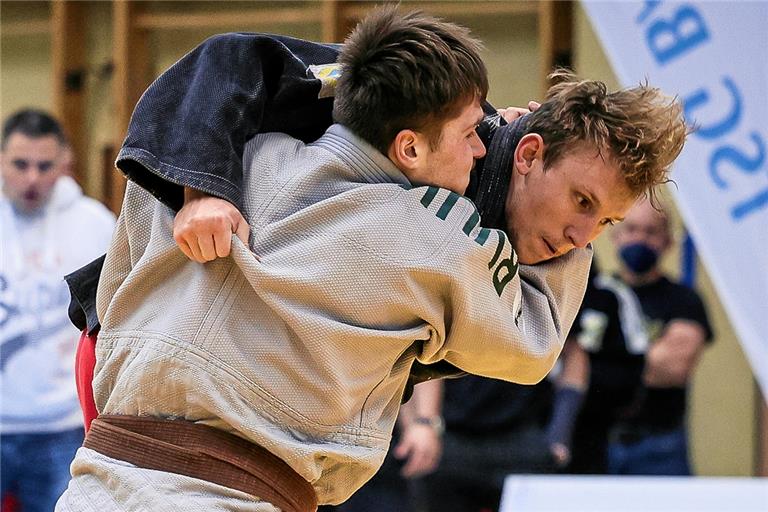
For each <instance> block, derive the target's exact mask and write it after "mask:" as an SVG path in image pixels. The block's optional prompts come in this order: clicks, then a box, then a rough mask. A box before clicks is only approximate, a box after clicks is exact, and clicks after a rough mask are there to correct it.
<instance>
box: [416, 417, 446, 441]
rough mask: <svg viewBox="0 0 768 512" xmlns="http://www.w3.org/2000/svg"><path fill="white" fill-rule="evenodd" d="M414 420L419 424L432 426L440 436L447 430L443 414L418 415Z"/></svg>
mask: <svg viewBox="0 0 768 512" xmlns="http://www.w3.org/2000/svg"><path fill="white" fill-rule="evenodd" d="M413 422H414V423H416V424H417V425H427V426H428V427H432V429H433V430H434V431H435V434H437V435H438V436H442V435H443V432H445V422H444V421H443V417H442V416H417V417H415V418H414V419H413Z"/></svg>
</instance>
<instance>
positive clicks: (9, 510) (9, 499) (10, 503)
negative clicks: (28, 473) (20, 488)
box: [0, 493, 19, 512]
mask: <svg viewBox="0 0 768 512" xmlns="http://www.w3.org/2000/svg"><path fill="white" fill-rule="evenodd" d="M0 510H2V511H3V512H19V502H18V500H17V499H16V496H14V495H13V494H11V493H6V494H4V495H3V500H2V502H0Z"/></svg>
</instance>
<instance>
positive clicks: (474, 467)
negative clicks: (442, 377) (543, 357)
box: [423, 375, 556, 512]
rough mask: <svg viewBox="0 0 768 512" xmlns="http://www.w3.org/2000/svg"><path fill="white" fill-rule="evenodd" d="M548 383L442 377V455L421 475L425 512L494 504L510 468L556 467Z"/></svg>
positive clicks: (475, 509)
mask: <svg viewBox="0 0 768 512" xmlns="http://www.w3.org/2000/svg"><path fill="white" fill-rule="evenodd" d="M551 403H552V386H551V384H550V382H549V381H546V380H545V381H543V382H541V383H539V384H537V385H535V386H523V385H519V384H513V383H510V382H503V381H500V380H492V379H486V378H483V377H477V376H472V375H470V376H466V377H462V378H460V379H448V380H446V381H445V397H444V403H443V414H444V416H445V426H446V429H445V434H444V444H443V457H442V459H441V462H440V464H439V465H438V468H437V470H436V471H435V472H434V473H432V474H430V475H428V476H426V477H425V478H424V479H423V487H424V501H425V505H426V508H427V510H428V511H429V512H480V511H489V512H490V511H495V510H498V507H499V502H500V500H501V492H502V487H503V484H504V478H505V477H506V476H507V475H509V474H511V473H551V472H554V471H555V470H556V464H555V460H554V458H553V456H552V453H551V452H550V448H549V443H548V438H547V428H546V425H547V422H548V418H549V415H550V409H551Z"/></svg>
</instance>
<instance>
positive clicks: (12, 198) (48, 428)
mask: <svg viewBox="0 0 768 512" xmlns="http://www.w3.org/2000/svg"><path fill="white" fill-rule="evenodd" d="M2 137H3V138H2V143H0V149H1V150H2V154H1V155H0V176H2V196H1V197H0V239H1V240H2V251H0V253H1V256H0V258H1V261H2V265H1V266H0V346H1V349H2V352H1V357H0V394H1V396H2V402H1V404H2V410H1V414H0V418H1V419H0V433H1V434H2V441H1V442H2V468H1V469H0V472H1V476H2V490H1V492H2V494H3V495H6V493H9V492H10V493H13V495H14V496H15V498H16V500H17V501H18V504H19V506H20V508H21V510H22V511H23V512H37V511H41V512H42V511H45V512H50V511H51V510H53V508H54V505H55V503H56V499H57V498H58V496H59V495H60V494H61V493H62V492H63V491H64V489H65V487H66V485H67V482H68V480H69V463H70V461H71V460H72V458H73V457H74V454H75V451H76V450H77V448H78V447H79V446H80V444H81V443H82V440H83V428H82V419H81V416H80V407H79V404H78V401H77V396H76V394H75V383H74V352H75V348H76V344H77V339H78V332H77V330H76V329H75V328H74V327H72V325H71V324H70V322H69V319H68V318H67V306H68V304H69V292H68V290H67V287H66V285H65V284H64V281H63V276H64V274H66V273H69V272H71V271H73V270H75V269H77V268H79V267H81V266H82V265H84V264H85V263H87V262H89V261H91V260H92V259H93V258H95V257H97V256H98V255H100V254H102V253H103V251H104V250H105V249H106V247H107V245H108V242H109V240H110V238H111V234H112V230H113V228H114V222H115V221H114V216H113V215H112V214H111V213H110V212H109V211H108V210H107V209H106V208H105V207H104V206H102V205H101V204H100V203H98V202H97V201H94V200H93V199H89V198H86V197H84V196H83V194H82V191H81V189H80V187H79V186H78V185H77V184H76V183H75V181H74V180H73V179H72V178H71V177H69V176H65V175H64V173H65V172H66V169H65V166H66V158H65V155H66V152H67V143H66V140H65V138H64V135H63V133H62V130H61V127H60V126H59V124H58V122H56V120H55V119H53V118H52V117H51V116H50V115H48V114H46V113H45V112H41V111H36V110H22V111H19V112H17V113H15V114H13V115H12V116H10V117H9V118H8V119H7V120H6V122H5V124H4V126H3V133H2Z"/></svg>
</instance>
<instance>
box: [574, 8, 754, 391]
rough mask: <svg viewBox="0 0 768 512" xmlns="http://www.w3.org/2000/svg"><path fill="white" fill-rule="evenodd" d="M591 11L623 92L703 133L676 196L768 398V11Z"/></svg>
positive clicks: (682, 166) (689, 152) (686, 157)
mask: <svg viewBox="0 0 768 512" xmlns="http://www.w3.org/2000/svg"><path fill="white" fill-rule="evenodd" d="M582 4H583V6H584V9H585V10H586V12H587V14H588V15H589V18H590V19H591V21H592V25H593V26H594V28H595V31H596V32H597V34H598V36H599V38H600V40H601V41H602V44H603V47H604V49H605V51H606V54H607V55H608V58H609V60H610V61H611V64H612V65H613V68H614V70H615V71H616V74H617V76H618V77H619V80H620V81H621V82H622V84H624V85H627V86H631V85H637V84H638V83H639V82H641V81H643V80H645V79H646V78H647V79H648V80H649V82H650V83H651V84H652V85H655V86H658V87H660V88H661V89H662V90H664V91H665V92H666V93H668V94H676V95H678V96H679V97H680V98H681V99H682V101H683V104H684V106H685V116H686V119H687V120H688V121H689V122H693V123H695V125H696V126H698V130H697V131H696V132H695V133H694V134H693V135H692V136H690V137H689V138H688V142H687V143H686V146H685V149H684V150H683V153H682V155H681V156H680V158H679V159H678V161H677V163H676V164H675V169H674V173H673V176H674V180H675V182H676V183H677V184H678V188H675V187H672V191H673V194H674V195H675V199H676V201H677V205H678V207H679V209H680V212H681V214H682V216H683V219H684V220H685V222H686V227H687V229H688V230H689V231H690V233H691V235H692V236H693V239H694V241H695V242H696V247H697V249H698V251H699V254H700V256H701V258H702V261H703V262H704V264H705V265H706V266H707V269H708V270H709V273H710V275H711V276H712V280H713V282H714V284H715V286H716V288H717V291H718V294H719V295H720V298H721V300H722V301H723V304H724V305H725V308H726V310H727V311H728V314H729V316H730V319H731V322H732V323H733V325H734V327H735V329H736V332H737V334H738V336H739V339H740V340H741V343H742V346H743V349H744V352H745V353H746V355H747V358H748V359H749V361H750V363H751V365H752V368H753V371H754V373H755V376H756V378H757V380H758V382H759V384H760V386H761V389H762V392H763V396H765V397H768V1H761V0H756V1H719V2H716V1H691V2H680V1H674V2H662V1H658V0H648V1H645V2H636V1H631V2H618V1H617V2H606V1H591V0H585V1H583V2H582Z"/></svg>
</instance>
